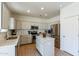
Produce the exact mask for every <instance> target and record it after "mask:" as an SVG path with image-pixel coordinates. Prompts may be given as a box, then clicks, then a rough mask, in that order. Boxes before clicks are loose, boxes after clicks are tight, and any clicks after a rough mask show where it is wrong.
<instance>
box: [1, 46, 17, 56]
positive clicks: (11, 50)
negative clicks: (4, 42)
mask: <svg viewBox="0 0 79 59" xmlns="http://www.w3.org/2000/svg"><path fill="white" fill-rule="evenodd" d="M15 54H16V53H15V47H13V46H12V47H11V46H7V47H6V46H3V47H0V56H15Z"/></svg>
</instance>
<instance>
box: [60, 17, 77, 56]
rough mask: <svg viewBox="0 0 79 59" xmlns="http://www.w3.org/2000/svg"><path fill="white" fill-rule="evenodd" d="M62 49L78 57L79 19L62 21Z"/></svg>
mask: <svg viewBox="0 0 79 59" xmlns="http://www.w3.org/2000/svg"><path fill="white" fill-rule="evenodd" d="M60 36H61V49H62V50H64V51H66V52H68V53H70V54H72V55H78V17H77V16H75V17H70V18H66V19H61V35H60Z"/></svg>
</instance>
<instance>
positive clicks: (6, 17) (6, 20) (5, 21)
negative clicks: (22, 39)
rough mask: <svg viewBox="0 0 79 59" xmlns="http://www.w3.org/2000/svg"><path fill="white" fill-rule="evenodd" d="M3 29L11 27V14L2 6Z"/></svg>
mask: <svg viewBox="0 0 79 59" xmlns="http://www.w3.org/2000/svg"><path fill="white" fill-rule="evenodd" d="M2 8H3V9H2V10H3V12H2V25H1V26H2V29H8V25H9V18H10V12H9V10H8V9H7V7H6V6H5V5H4V4H2Z"/></svg>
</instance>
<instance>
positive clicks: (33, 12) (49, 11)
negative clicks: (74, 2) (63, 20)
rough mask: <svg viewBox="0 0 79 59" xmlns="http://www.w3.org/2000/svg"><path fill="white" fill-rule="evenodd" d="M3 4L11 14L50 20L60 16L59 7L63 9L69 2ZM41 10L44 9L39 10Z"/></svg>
mask: <svg viewBox="0 0 79 59" xmlns="http://www.w3.org/2000/svg"><path fill="white" fill-rule="evenodd" d="M5 4H6V6H7V7H8V8H9V9H10V11H11V12H12V14H17V15H26V16H31V17H40V18H52V17H54V16H57V15H59V14H60V5H61V6H62V7H64V6H66V5H69V4H70V2H69V3H68V2H67V3H66V2H5ZM41 8H44V9H43V10H41ZM27 10H28V12H27ZM29 10H30V12H29Z"/></svg>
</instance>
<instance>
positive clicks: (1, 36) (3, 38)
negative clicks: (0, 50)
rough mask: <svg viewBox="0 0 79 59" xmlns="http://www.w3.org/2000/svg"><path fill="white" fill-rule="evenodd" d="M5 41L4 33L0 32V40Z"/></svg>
mask: <svg viewBox="0 0 79 59" xmlns="http://www.w3.org/2000/svg"><path fill="white" fill-rule="evenodd" d="M5 39H6V32H0V40H5Z"/></svg>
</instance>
